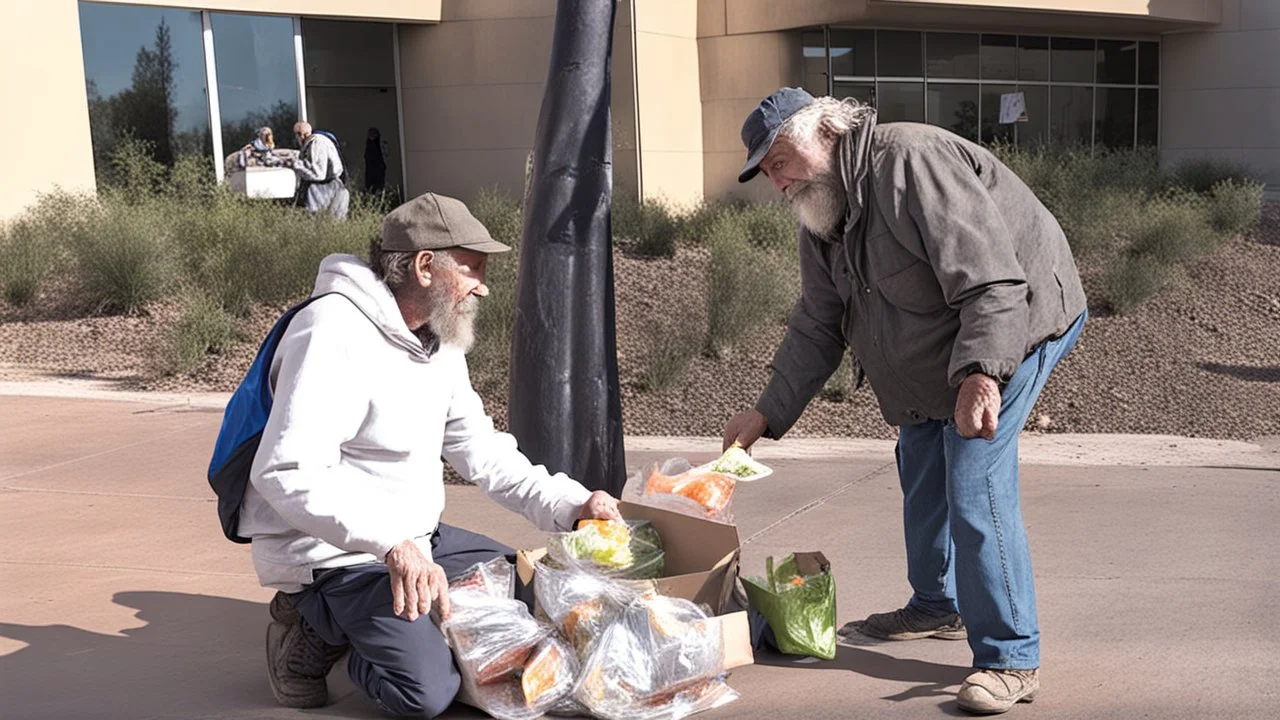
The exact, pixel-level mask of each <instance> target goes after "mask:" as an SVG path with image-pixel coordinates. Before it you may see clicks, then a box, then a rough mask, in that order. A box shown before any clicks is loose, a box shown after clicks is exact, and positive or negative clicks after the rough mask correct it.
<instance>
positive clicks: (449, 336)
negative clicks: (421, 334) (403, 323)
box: [427, 283, 480, 353]
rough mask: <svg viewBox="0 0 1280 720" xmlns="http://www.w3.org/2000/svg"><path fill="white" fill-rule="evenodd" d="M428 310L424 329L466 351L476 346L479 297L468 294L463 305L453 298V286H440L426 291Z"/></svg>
mask: <svg viewBox="0 0 1280 720" xmlns="http://www.w3.org/2000/svg"><path fill="white" fill-rule="evenodd" d="M427 298H428V301H429V303H430V307H431V309H430V311H428V313H427V329H429V330H430V331H431V332H433V333H435V336H436V337H438V338H440V342H441V343H445V344H449V345H456V346H457V347H460V348H462V351H463V352H464V353H465V352H469V351H470V350H471V346H473V345H475V343H476V313H477V312H478V311H479V310H480V298H478V297H476V296H475V295H468V296H467V298H466V299H465V300H463V301H462V302H456V301H454V299H453V287H452V286H451V285H445V284H443V283H436V284H432V285H431V286H429V287H428V288H427Z"/></svg>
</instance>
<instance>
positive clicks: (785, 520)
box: [0, 388, 1280, 719]
mask: <svg viewBox="0 0 1280 720" xmlns="http://www.w3.org/2000/svg"><path fill="white" fill-rule="evenodd" d="M41 394H47V393H41ZM69 394H73V393H69ZM110 397H113V396H110V395H106V394H104V395H102V396H101V398H102V399H85V398H82V397H52V398H51V397H34V396H17V395H14V394H12V393H9V392H8V388H0V544H2V546H3V547H4V548H5V549H6V554H5V558H6V559H4V560H0V588H2V589H3V590H2V592H0V708H3V710H2V711H0V715H3V716H4V717H13V718H71V717H76V718H79V717H110V718H117V717H118V718H144V717H146V718H151V717H155V718H189V717H210V718H305V717H320V718H329V717H342V718H349V717H357V718H375V717H380V716H379V715H378V714H377V713H376V711H375V710H374V709H373V708H372V706H371V705H370V704H369V703H368V702H367V701H366V700H365V699H364V698H363V697H362V696H361V694H360V693H358V692H357V691H356V690H355V689H354V688H353V687H352V685H351V683H350V682H349V681H348V680H347V679H346V677H345V672H343V671H342V669H341V667H340V668H339V669H337V670H335V672H334V674H333V675H332V676H331V679H330V687H331V689H332V691H333V695H334V697H335V698H336V699H337V702H336V703H335V704H334V705H332V706H330V707H328V708H325V709H324V710H321V711H309V712H300V711H289V710H284V709H281V708H277V707H275V705H274V703H273V701H272V699H271V695H270V692H269V690H268V688H267V683H266V678H265V669H264V667H263V647H262V645H263V636H264V633H265V626H266V620H267V615H266V607H265V603H266V601H267V600H268V599H269V598H270V595H271V593H270V592H269V591H265V590H263V589H262V588H260V587H258V585H257V582H256V579H255V578H254V576H253V574H252V571H251V568H250V563H249V558H248V553H247V548H246V547H244V546H236V545H232V544H230V543H227V542H226V541H225V540H223V539H222V537H221V534H220V532H219V530H218V527H217V522H216V518H215V513H214V506H213V503H212V495H211V493H210V492H209V490H208V488H207V486H206V484H205V481H204V471H205V465H206V463H207V461H208V452H209V450H210V447H211V445H212V442H213V437H214V435H215V433H216V431H217V426H218V422H219V420H220V414H219V413H218V411H217V410H216V408H215V407H213V406H216V403H208V404H207V406H202V405H201V404H200V403H191V402H181V401H178V402H173V400H175V399H174V398H164V399H163V400H165V401H166V402H165V403H160V404H157V403H156V400H157V399H156V398H154V397H147V396H139V397H135V398H132V399H133V400H134V402H120V401H117V400H112V399H105V398H110ZM1059 440H1060V442H1059V443H1058V445H1056V446H1053V445H1052V444H1050V445H1045V446H1043V447H1040V448H1039V449H1037V450H1036V451H1035V452H1034V453H1028V452H1024V453H1023V458H1024V470H1023V481H1022V482H1023V506H1024V510H1025V512H1026V515H1027V524H1028V528H1029V533H1030V535H1031V539H1032V544H1033V552H1034V557H1035V562H1036V578H1037V588H1038V592H1039V598H1040V617H1041V623H1042V630H1043V634H1044V649H1043V655H1044V663H1045V665H1044V671H1043V675H1044V691H1043V694H1042V696H1041V698H1040V699H1038V700H1037V701H1036V702H1035V703H1034V704H1033V705H1028V706H1020V707H1018V708H1017V709H1015V711H1014V712H1013V714H1012V715H1011V717H1018V718H1028V719H1030V718H1075V717H1079V718H1086V717H1087V718H1112V717H1114V718H1130V717H1152V718H1199V717H1204V716H1209V715H1213V716H1221V717H1232V718H1236V717H1240V718H1254V717H1256V718H1263V717H1276V716H1280V692H1278V691H1277V690H1276V684H1275V679H1276V678H1277V677H1280V640H1277V639H1276V635H1275V633H1274V632H1273V631H1272V629H1271V627H1270V624H1269V622H1268V620H1269V619H1270V618H1273V617H1275V616H1276V615H1277V613H1278V612H1280V552H1277V550H1276V547H1277V544H1280V525H1278V524H1277V522H1276V519H1277V517H1280V455H1278V454H1277V453H1276V452H1275V449H1274V446H1272V447H1270V448H1268V447H1256V446H1253V445H1249V444H1245V443H1240V444H1231V443H1213V442H1208V443H1206V442H1203V441H1186V440H1180V439H1176V438H1159V439H1151V438H1136V439H1133V438H1130V439H1119V440H1117V439H1114V438H1107V437H1098V438H1092V439H1091V438H1088V437H1080V436H1077V437H1076V438H1073V439H1070V440H1066V441H1061V439H1059ZM1037 442H1043V441H1042V440H1039V439H1036V438H1030V439H1029V442H1028V443H1027V445H1028V446H1030V445H1035V444H1036V443H1037ZM1170 445H1177V446H1178V447H1170ZM1051 446H1052V447H1056V448H1057V449H1056V450H1054V451H1053V452H1050V451H1049V449H1047V448H1050V447H1051ZM629 447H630V448H631V455H630V456H629V457H628V461H629V464H630V465H631V466H632V467H638V466H640V465H641V464H643V463H646V462H648V461H651V460H656V459H660V458H664V457H667V456H670V455H673V454H686V453H688V454H691V455H693V457H694V459H701V458H706V457H710V456H713V455H714V450H715V447H714V443H713V442H709V441H707V440H705V439H678V440H675V441H671V440H665V439H652V438H638V439H634V440H633V441H632V442H631V444H630V445H629ZM1099 447H1101V448H1106V451H1105V452H1100V451H1098V450H1097V448H1099ZM1054 453H1057V454H1054ZM760 456H761V457H766V458H768V462H769V463H770V464H771V465H772V466H773V467H774V468H775V470H776V473H775V475H774V476H773V477H771V478H769V479H766V480H764V481H760V482H758V483H754V484H750V485H746V486H744V487H743V489H742V491H741V492H740V493H739V496H738V498H737V499H736V501H735V513H736V515H737V521H738V525H739V531H740V533H741V535H742V537H743V539H744V541H745V544H744V549H743V554H744V560H743V563H744V570H745V571H746V572H748V573H750V572H758V571H760V570H761V569H762V568H763V564H764V558H765V557H766V556H767V555H769V554H771V553H772V554H782V553H786V552H790V551H795V550H811V549H821V550H823V551H824V552H826V554H827V555H828V557H829V558H831V559H832V561H833V564H834V567H835V572H836V576H837V579H838V586H839V593H840V595H839V607H840V617H841V621H842V622H843V621H847V620H850V619H854V618H858V617H861V616H864V615H866V614H867V613H869V612H873V611H880V610H885V609H888V608H891V607H896V606H897V605H900V604H901V603H902V601H903V600H905V598H906V595H907V589H906V582H905V577H904V573H905V570H904V565H903V562H904V561H903V551H902V540H901V538H902V524H901V504H900V502H901V498H900V491H899V490H898V488H897V479H896V476H895V474H894V472H893V467H892V450H891V446H889V445H887V444H885V443H875V442H870V443H859V442H856V441H842V442H835V443H832V442H817V441H814V442H807V443H787V442H784V443H780V444H777V445H774V446H771V447H768V448H762V449H761V452H760ZM1045 459H1049V460H1054V461H1055V462H1056V463H1059V464H1037V461H1043V460H1045ZM1115 461H1123V462H1125V463H1127V464H1124V465H1107V464H1103V463H1105V462H1115ZM1144 462H1145V463H1147V464H1146V465H1145V466H1144V465H1142V463H1144ZM1207 466H1213V467H1207ZM448 502H449V508H448V510H447V512H446V520H447V521H449V522H453V523H456V524H459V525H463V526H466V527H469V528H471V529H474V530H477V531H481V532H487V533H489V534H491V535H493V536H494V537H495V538H497V539H499V540H502V541H504V542H506V543H508V544H511V545H514V546H524V547H528V546H535V545H539V544H541V536H540V533H538V532H537V531H536V530H534V529H533V528H532V527H530V526H529V525H528V524H527V523H525V522H524V521H523V520H520V519H518V518H515V516H512V515H510V514H508V513H507V512H506V511H504V510H501V509H499V508H498V507H497V506H496V505H493V504H492V503H489V502H488V501H487V500H486V499H485V498H484V497H483V496H482V495H481V494H480V493H479V491H478V490H476V489H475V488H472V487H450V488H449V491H448ZM969 659H970V656H969V652H968V648H967V646H966V645H965V644H964V643H948V642H943V641H919V642H914V643H899V644H859V645H847V646H842V647H841V648H840V652H839V656H838V657H837V659H836V660H834V661H831V662H808V661H800V662H796V661H794V660H793V659H791V658H784V657H779V656H765V655H760V656H758V657H757V662H758V664H757V665H755V666H752V667H748V668H744V669H741V670H739V671H737V672H735V673H734V675H733V677H732V678H731V681H730V682H731V684H732V685H733V686H734V687H735V688H737V689H738V690H739V691H740V692H741V693H742V699H741V700H740V701H739V702H737V703H735V704H733V705H730V706H728V707H727V708H725V709H723V710H721V711H718V712H716V713H710V714H707V715H705V716H703V717H708V718H714V717H721V718H730V717H768V716H775V715H779V714H787V715H789V716H792V717H804V718H827V717H830V718H922V717H923V718H927V717H939V716H949V715H955V714H957V713H956V710H955V707H954V702H953V698H954V693H955V690H956V688H957V686H958V684H959V682H960V680H962V679H963V677H964V676H965V674H966V673H967V672H968V671H967V669H966V668H967V666H968V663H969ZM450 716H453V717H478V714H477V713H475V712H474V711H471V710H468V709H466V708H457V709H455V710H454V711H451V713H450Z"/></svg>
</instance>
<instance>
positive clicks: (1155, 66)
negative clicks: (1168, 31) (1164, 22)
mask: <svg viewBox="0 0 1280 720" xmlns="http://www.w3.org/2000/svg"><path fill="white" fill-rule="evenodd" d="M1138 84H1139V85H1159V84H1160V43H1158V42H1140V43H1138Z"/></svg>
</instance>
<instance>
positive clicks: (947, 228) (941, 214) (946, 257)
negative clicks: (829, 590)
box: [724, 88, 1086, 713]
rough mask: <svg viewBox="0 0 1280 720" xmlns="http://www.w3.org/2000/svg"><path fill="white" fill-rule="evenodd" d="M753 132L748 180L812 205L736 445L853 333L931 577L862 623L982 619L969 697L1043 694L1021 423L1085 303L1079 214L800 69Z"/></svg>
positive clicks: (907, 633)
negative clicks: (833, 94) (764, 375)
mask: <svg viewBox="0 0 1280 720" xmlns="http://www.w3.org/2000/svg"><path fill="white" fill-rule="evenodd" d="M742 141H743V144H745V145H746V147H747V163H746V166H745V167H743V169H742V172H741V174H740V175H739V176H738V180H739V182H747V181H748V180H750V179H751V178H753V177H754V176H755V175H756V174H757V173H758V172H760V173H764V175H765V176H766V177H768V179H769V180H770V181H771V182H772V183H773V185H774V187H775V188H777V190H778V192H780V193H782V194H783V195H784V196H785V197H786V198H787V200H788V201H789V202H790V204H791V206H792V208H793V209H794V210H795V212H796V215H797V216H798V218H799V220H800V230H799V246H800V272H801V286H802V291H801V297H800V300H799V301H798V302H797V303H796V307H795V310H794V311H793V312H792V314H791V317H790V320H789V321H788V325H787V333H786V336H785V337H784V339H783V341H782V345H781V346H780V347H779V348H778V350H777V353H776V354H775V355H774V358H773V366H772V367H773V377H772V379H771V380H770V382H769V384H768V386H767V387H766V388H765V390H764V393H763V394H762V395H761V396H760V399H759V401H758V402H757V403H756V406H755V408H753V409H750V410H747V411H745V412H743V413H741V414H740V415H738V416H737V417H735V418H733V420H731V421H730V422H729V424H728V426H727V427H726V429H725V433H724V443H725V446H726V447H727V446H728V445H729V444H730V443H732V442H734V441H737V442H739V443H741V444H742V445H743V447H750V446H751V444H752V443H754V442H755V441H756V440H757V439H759V438H760V437H762V436H763V437H769V438H774V439H777V438H781V437H782V435H783V434H784V433H785V432H786V431H787V430H788V429H789V428H790V427H791V426H792V425H793V424H794V423H795V421H796V420H797V419H798V418H799V417H800V414H801V412H802V411H803V410H804V408H805V406H806V405H808V403H809V401H810V400H811V399H812V398H813V396H814V394H815V393H817V392H818V390H819V389H821V388H822V386H823V384H824V383H825V382H826V380H827V378H828V377H830V376H831V374H832V373H833V372H834V371H835V370H836V368H837V367H838V366H839V364H840V360H841V357H842V355H843V353H844V351H845V348H846V347H849V348H851V349H852V351H853V353H854V355H855V356H856V358H857V360H858V362H859V367H860V369H859V380H861V377H862V375H863V374H865V377H866V378H867V379H868V380H870V382H871V387H872V389H873V390H874V391H875V393H876V397H877V399H878V400H879V403H880V409H881V412H882V413H883V415H884V418H885V420H886V421H887V422H889V424H891V425H896V426H898V428H899V436H898V446H897V451H896V456H897V460H898V475H899V479H900V480H901V484H902V491H903V521H904V526H905V531H906V548H907V579H908V581H909V582H910V584H911V588H912V590H913V591H914V592H913V594H912V596H911V598H910V600H909V601H908V602H907V604H906V606H905V607H903V608H902V609H900V610H895V611H893V612H888V613H878V614H874V615H871V616H870V617H868V618H867V619H866V620H863V621H860V622H856V623H851V628H850V629H851V630H857V631H859V632H861V633H862V634H864V635H868V636H870V637H873V638H880V639H885V640H914V639H917V638H926V637H938V638H944V639H962V638H965V637H966V635H967V637H968V640H969V646H970V648H971V649H972V650H973V665H974V667H975V668H976V669H977V672H975V673H973V674H972V675H970V676H969V677H968V678H967V679H966V680H965V682H964V685H963V686H962V687H961V689H960V693H959V696H958V703H959V706H960V707H961V708H962V709H964V710H967V711H969V712H974V713H1001V712H1004V711H1006V710H1008V709H1009V708H1011V707H1012V706H1013V705H1014V704H1016V703H1018V702H1030V701H1031V700H1033V699H1034V698H1035V695H1036V693H1037V692H1038V691H1039V689H1040V675H1039V667H1040V626H1039V622H1038V620H1037V617H1036V598H1035V587H1034V583H1033V580H1032V573H1031V554H1030V549H1029V547H1028V544H1027V536H1026V530H1025V529H1024V527H1023V523H1022V510H1021V507H1020V504H1019V499H1018V434H1019V432H1020V431H1021V430H1022V427H1023V425H1024V424H1025V422H1026V420H1027V415H1028V414H1029V413H1030V412H1031V408H1032V406H1033V405H1034V404H1035V401H1036V398H1037V397H1038V396H1039V394H1040V390H1041V389H1042V388H1043V387H1044V384H1045V382H1046V381H1047V380H1048V378H1049V373H1050V372H1051V371H1052V370H1053V368H1054V366H1055V365H1056V364H1057V363H1058V361H1059V360H1061V359H1062V357H1063V356H1065V355H1066V354H1067V352H1068V351H1070V350H1071V348H1072V347H1073V346H1074V345H1075V342H1076V338H1077V337H1078V336H1079V334H1080V330H1081V328H1082V327H1083V326H1084V322H1085V315H1086V310H1085V304H1086V303H1085V296H1084V291H1083V289H1082V288H1081V285H1080V278H1079V275H1078V274H1077V272H1076V266H1075V262H1074V260H1073V259H1072V256H1071V249H1070V248H1069V247H1068V245H1067V240H1066V237H1065V236H1064V235H1063V233H1062V229H1061V228H1060V227H1059V226H1058V223H1057V221H1056V220H1054V218H1053V215H1052V214H1050V213H1049V211H1048V210H1047V209H1046V208H1045V207H1044V205H1042V204H1041V203H1040V202H1039V200H1037V199H1036V197H1035V195H1034V194H1032V192H1031V190H1030V189H1029V188H1028V187H1027V186H1026V185H1025V184H1024V183H1023V182H1022V181H1021V180H1019V179H1018V177H1017V176H1016V175H1014V174H1013V172H1012V171H1011V170H1009V168H1007V167H1006V166H1005V165H1003V164H1002V163H1001V162H1000V161H999V160H997V159H996V158H995V157H994V156H993V155H992V154H991V153H990V152H988V151H986V150H985V149H983V148H982V147H980V146H978V145H975V144H973V143H971V142H968V141H966V140H963V139H961V138H959V137H957V136H956V135H953V134H952V133H950V132H947V131H946V130H942V129H940V128H936V127H933V126H930V125H920V124H915V123H886V124H885V125H880V126H877V124H876V114H875V111H874V110H873V109H871V108H870V107H868V106H865V105H862V104H860V103H858V102H857V101H855V100H844V101H838V100H835V99H832V98H825V97H824V98H820V99H814V98H813V97H812V96H810V95H809V94H808V93H807V92H805V91H804V90H800V89H797V88H783V89H781V90H779V91H778V92H776V93H774V94H773V95H770V96H769V97H768V98H766V99H765V100H764V101H762V102H761V103H760V105H759V106H758V107H757V108H756V109H755V110H754V111H753V112H752V113H751V115H749V116H748V117H747V120H746V122H745V123H744V124H743V126H742ZM962 617H963V620H961V618H962ZM966 626H967V628H966Z"/></svg>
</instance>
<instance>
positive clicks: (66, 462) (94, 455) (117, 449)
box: [0, 422, 202, 481]
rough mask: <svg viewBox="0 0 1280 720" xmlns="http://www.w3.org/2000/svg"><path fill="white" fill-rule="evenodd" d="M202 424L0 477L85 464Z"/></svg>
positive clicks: (8, 478)
mask: <svg viewBox="0 0 1280 720" xmlns="http://www.w3.org/2000/svg"><path fill="white" fill-rule="evenodd" d="M201 424H202V423H197V422H193V423H191V424H190V425H184V426H182V427H180V428H178V429H176V430H171V431H169V432H167V433H164V434H162V435H152V436H151V437H149V438H147V439H146V440H139V441H138V442H135V443H130V444H128V445H121V446H119V447H113V448H108V449H106V450H101V451H99V452H96V453H92V454H90V455H83V456H81V457H77V458H71V459H70V460H63V461H62V462H57V463H54V464H52V465H45V466H44V467H38V468H32V469H31V470H25V471H23V472H20V473H14V474H13V475H4V476H0V480H6V481H7V480H14V479H16V478H20V477H25V476H27V475H35V474H37V473H42V472H44V471H45V470H53V469H54V468H60V467H63V466H66V465H72V464H74V463H78V462H84V461H85V460H92V459H94V458H99V457H102V456H103V455H110V454H112V453H117V452H120V451H122V450H130V449H132V448H136V447H139V446H141V445H146V444H148V443H153V442H155V441H157V440H163V439H164V438H167V437H171V436H173V435H178V434H179V433H184V432H186V431H188V430H190V429H192V428H195V427H199V426H200V425H201Z"/></svg>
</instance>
